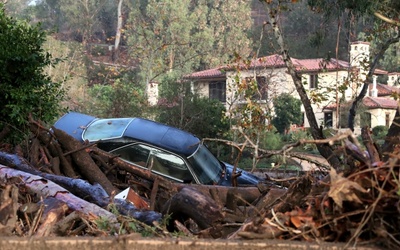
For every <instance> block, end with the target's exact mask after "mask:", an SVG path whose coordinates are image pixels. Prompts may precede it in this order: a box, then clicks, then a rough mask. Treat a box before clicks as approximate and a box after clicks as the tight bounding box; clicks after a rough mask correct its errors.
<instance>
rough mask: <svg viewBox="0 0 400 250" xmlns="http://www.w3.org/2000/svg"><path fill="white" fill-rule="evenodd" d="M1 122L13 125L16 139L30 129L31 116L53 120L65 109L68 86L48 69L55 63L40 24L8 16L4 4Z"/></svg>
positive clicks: (1, 14) (0, 53)
mask: <svg viewBox="0 0 400 250" xmlns="http://www.w3.org/2000/svg"><path fill="white" fill-rule="evenodd" d="M0 30H1V31H2V35H1V36H0V45H1V48H2V49H1V51H0V65H1V67H0V86H1V90H2V91H1V93H0V105H1V109H0V124H1V127H2V128H3V129H4V128H5V127H12V129H13V133H12V135H13V136H12V139H21V138H22V136H23V135H24V134H26V133H27V132H28V124H27V120H28V116H29V114H31V115H32V117H33V118H34V119H40V120H42V121H44V122H49V121H52V119H53V118H54V117H55V116H57V115H58V113H59V111H60V110H61V107H60V104H59V103H60V101H62V100H63V99H64V90H63V89H62V88H61V84H60V83H53V82H51V80H50V78H49V77H48V76H47V75H46V74H45V73H44V69H45V67H47V66H49V65H51V64H52V58H51V55H50V54H49V53H46V52H45V51H44V49H43V47H42V46H43V43H44V42H45V39H46V34H45V33H44V32H43V31H42V30H41V28H40V26H38V25H36V26H31V25H29V24H28V23H27V22H25V21H18V20H15V19H13V18H10V17H8V16H7V15H6V14H5V12H4V6H3V5H2V4H0Z"/></svg>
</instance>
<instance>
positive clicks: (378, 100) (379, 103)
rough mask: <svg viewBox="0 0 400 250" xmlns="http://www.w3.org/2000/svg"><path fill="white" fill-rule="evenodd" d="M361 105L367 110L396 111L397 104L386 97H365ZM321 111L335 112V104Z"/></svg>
mask: <svg viewBox="0 0 400 250" xmlns="http://www.w3.org/2000/svg"><path fill="white" fill-rule="evenodd" d="M363 104H364V105H365V107H366V108H368V109H377V108H381V109H397V107H398V105H399V103H398V101H396V100H394V99H391V98H387V97H372V96H366V97H365V98H364V99H363ZM342 105H351V103H350V102H349V103H346V104H342ZM323 110H336V104H335V103H332V104H329V105H327V106H325V107H324V108H323Z"/></svg>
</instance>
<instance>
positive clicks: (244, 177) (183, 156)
mask: <svg viewBox="0 0 400 250" xmlns="http://www.w3.org/2000/svg"><path fill="white" fill-rule="evenodd" d="M54 126H55V127H56V128H58V129H61V130H63V131H65V132H67V133H68V134H69V135H71V136H73V137H74V138H75V139H77V140H80V141H85V140H88V141H89V142H98V147H99V148H100V149H102V150H105V151H108V152H111V153H114V154H117V155H119V156H120V157H121V158H122V159H123V160H125V161H127V162H129V163H131V164H133V165H135V166H137V167H141V168H144V169H149V170H151V171H152V172H153V173H156V174H158V175H161V176H163V177H166V178H168V179H170V180H173V181H176V182H181V183H197V184H205V185H224V186H231V185H232V180H231V179H232V178H231V176H232V171H233V166H232V165H230V164H227V163H225V162H221V161H219V160H218V159H217V158H216V157H215V156H214V155H213V154H212V153H211V152H210V151H209V150H208V148H207V147H206V146H205V145H204V144H203V143H202V142H201V140H200V139H199V138H197V137H196V136H194V135H192V134H190V133H188V132H185V131H183V130H180V129H177V128H174V127H170V126H167V125H164V124H161V123H157V122H154V121H151V120H147V119H143V118H111V119H99V118H96V117H93V116H89V115H85V114H81V113H76V112H70V113H67V114H65V115H64V116H63V117H61V118H60V119H59V120H58V121H57V122H56V123H55V125H54ZM237 172H241V175H240V176H239V177H237V183H238V184H239V185H256V184H257V183H258V182H260V179H259V178H258V177H256V176H254V175H252V174H250V173H247V172H245V171H242V170H240V169H237Z"/></svg>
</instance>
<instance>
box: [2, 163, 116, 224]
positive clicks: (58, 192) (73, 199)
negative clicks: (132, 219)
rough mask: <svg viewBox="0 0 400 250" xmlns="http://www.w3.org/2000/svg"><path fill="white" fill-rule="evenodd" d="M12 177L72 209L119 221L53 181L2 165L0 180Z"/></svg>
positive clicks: (30, 188)
mask: <svg viewBox="0 0 400 250" xmlns="http://www.w3.org/2000/svg"><path fill="white" fill-rule="evenodd" d="M10 178H18V179H20V180H21V181H22V184H24V185H25V186H26V187H27V188H28V190H30V191H31V192H33V193H35V194H38V195H39V196H42V197H43V198H46V197H54V198H56V199H58V200H60V201H63V202H65V203H66V204H67V205H68V207H69V208H70V209H72V210H75V211H80V212H82V213H84V214H93V215H95V216H97V217H103V218H106V219H107V220H109V221H110V222H114V223H115V222H116V221H117V219H116V216H115V215H114V214H112V213H110V212H108V211H107V210H105V209H103V208H101V207H99V206H97V205H95V204H92V203H90V202H87V201H85V200H82V199H80V198H79V197H77V196H75V195H73V194H71V193H70V192H69V191H68V190H66V189H64V188H62V187H60V186H59V185H57V184H55V183H54V182H52V181H49V180H46V179H43V178H42V177H40V176H36V175H32V174H29V173H25V172H22V171H19V170H15V169H12V168H9V167H6V166H3V165H0V180H1V181H3V182H4V183H6V182H7V180H8V179H10Z"/></svg>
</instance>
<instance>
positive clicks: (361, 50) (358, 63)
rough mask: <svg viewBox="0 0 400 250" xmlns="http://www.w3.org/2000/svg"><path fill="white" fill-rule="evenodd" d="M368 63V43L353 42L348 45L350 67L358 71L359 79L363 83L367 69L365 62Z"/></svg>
mask: <svg viewBox="0 0 400 250" xmlns="http://www.w3.org/2000/svg"><path fill="white" fill-rule="evenodd" d="M368 61H369V43H368V42H361V41H358V42H353V43H351V45H350V66H351V67H354V68H357V69H358V71H359V79H360V80H362V81H364V80H365V78H366V75H367V73H368V70H369V69H368V67H366V66H367V65H365V62H368Z"/></svg>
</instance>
